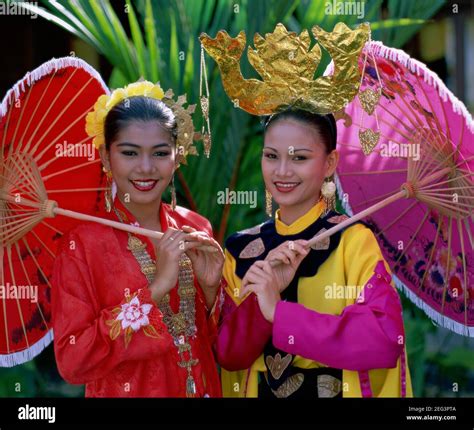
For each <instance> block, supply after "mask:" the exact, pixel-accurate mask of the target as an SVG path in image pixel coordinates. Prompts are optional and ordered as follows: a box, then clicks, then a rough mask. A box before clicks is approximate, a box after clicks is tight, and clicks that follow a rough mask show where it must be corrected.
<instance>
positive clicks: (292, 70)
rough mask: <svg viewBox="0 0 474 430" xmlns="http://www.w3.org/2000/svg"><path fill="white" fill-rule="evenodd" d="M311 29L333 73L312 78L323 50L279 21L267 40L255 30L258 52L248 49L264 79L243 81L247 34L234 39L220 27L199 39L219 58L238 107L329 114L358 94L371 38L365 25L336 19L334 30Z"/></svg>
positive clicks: (227, 88) (260, 111) (254, 111)
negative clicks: (362, 62) (364, 52)
mask: <svg viewBox="0 0 474 430" xmlns="http://www.w3.org/2000/svg"><path fill="white" fill-rule="evenodd" d="M312 32H313V34H314V36H315V38H316V40H317V41H318V43H319V44H320V45H321V46H323V47H324V48H325V49H326V51H327V52H328V53H329V54H330V55H331V57H332V60H333V62H334V73H333V74H332V75H331V76H322V77H319V78H317V79H314V73H315V71H316V69H317V67H318V65H319V62H320V60H321V48H320V46H319V44H315V45H314V46H313V47H312V48H311V49H310V43H311V41H310V36H309V33H308V31H307V30H304V31H303V32H302V33H301V34H300V35H299V36H298V35H297V34H296V33H294V32H288V30H287V29H286V28H285V26H284V25H283V24H278V25H277V26H276V28H275V30H274V31H273V33H269V34H266V36H265V38H263V37H262V36H260V34H258V33H256V34H255V37H254V45H255V48H256V49H255V50H254V49H251V48H250V47H249V48H248V51H247V55H248V60H249V62H250V64H251V65H252V66H253V68H254V69H255V70H256V71H257V72H258V74H259V75H260V76H261V78H262V79H263V80H258V79H244V77H243V76H242V73H241V71H240V64H239V63H240V58H241V56H242V53H243V51H244V49H245V44H246V36H245V32H243V31H241V32H240V33H239V35H238V36H237V37H235V38H232V37H230V36H229V35H228V34H227V32H226V31H224V30H221V31H219V32H218V33H217V36H216V38H214V39H212V38H211V37H209V36H208V35H207V34H205V33H203V34H202V35H201V36H200V41H201V44H202V46H203V47H204V49H205V50H206V51H207V53H208V54H209V55H210V56H211V57H212V58H213V59H214V60H215V61H216V62H217V64H218V66H219V69H220V72H221V76H222V82H223V85H224V89H225V91H226V93H227V95H228V96H229V97H230V99H231V100H232V101H233V102H234V104H235V105H236V107H239V108H241V109H243V110H245V111H246V112H248V113H251V114H253V115H270V114H273V113H276V112H278V111H280V110H282V109H284V108H286V107H297V108H302V109H305V110H309V111H311V112H313V113H319V114H327V113H331V112H337V111H339V110H340V109H342V108H344V107H345V106H346V105H347V104H348V103H349V102H350V101H351V100H352V99H353V98H354V97H355V95H356V94H357V92H358V90H359V86H360V81H361V76H360V73H359V67H358V58H359V55H360V53H361V51H362V48H363V47H364V45H365V43H366V42H367V40H368V39H369V35H370V27H369V25H368V24H367V23H364V24H361V25H359V26H358V27H357V28H356V29H355V30H351V29H350V28H349V27H347V26H346V25H345V24H344V23H338V24H336V26H335V27H334V30H333V31H332V32H326V31H324V30H323V29H321V28H320V27H318V26H314V27H313V28H312Z"/></svg>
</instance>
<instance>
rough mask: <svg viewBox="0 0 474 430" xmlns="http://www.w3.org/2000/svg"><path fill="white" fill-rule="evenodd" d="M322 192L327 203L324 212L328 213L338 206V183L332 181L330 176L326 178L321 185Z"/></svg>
mask: <svg viewBox="0 0 474 430" xmlns="http://www.w3.org/2000/svg"><path fill="white" fill-rule="evenodd" d="M321 194H322V196H323V199H324V203H325V204H326V209H325V210H324V214H325V215H326V214H327V213H329V212H330V211H333V210H334V209H335V208H336V184H335V183H334V182H333V181H332V179H331V178H330V177H328V178H326V180H325V181H324V183H323V186H322V187H321Z"/></svg>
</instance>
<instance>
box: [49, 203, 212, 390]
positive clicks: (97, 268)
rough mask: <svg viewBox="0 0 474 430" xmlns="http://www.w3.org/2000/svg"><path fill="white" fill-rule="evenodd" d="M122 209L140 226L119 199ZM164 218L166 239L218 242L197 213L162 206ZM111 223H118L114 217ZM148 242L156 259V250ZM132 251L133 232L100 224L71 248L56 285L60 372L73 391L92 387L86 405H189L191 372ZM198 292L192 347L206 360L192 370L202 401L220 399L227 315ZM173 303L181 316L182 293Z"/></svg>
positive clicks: (72, 238)
mask: <svg viewBox="0 0 474 430" xmlns="http://www.w3.org/2000/svg"><path fill="white" fill-rule="evenodd" d="M114 204H115V206H116V207H117V209H119V210H121V211H122V212H123V213H124V214H125V216H126V218H128V219H126V220H125V221H128V222H130V223H131V224H135V223H136V220H135V219H134V217H133V216H132V215H131V214H130V212H128V211H127V209H126V208H125V207H124V206H123V205H122V204H121V202H120V201H119V199H115V202H114ZM159 214H160V222H161V228H162V231H166V229H167V228H168V227H169V226H170V227H174V228H179V227H181V226H182V225H189V226H191V227H194V228H196V229H197V230H203V231H205V232H207V233H208V234H209V235H211V236H212V229H211V226H210V223H209V221H208V220H207V219H205V218H203V217H202V216H200V215H198V214H197V213H195V212H192V211H190V210H187V209H184V208H181V207H177V208H176V210H175V211H173V210H172V209H171V208H170V206H169V205H167V204H164V203H162V204H161V206H160V211H159ZM109 217H110V218H111V219H115V220H116V219H117V218H116V216H115V214H114V212H113V211H112V212H111V213H110V214H109ZM140 239H141V240H142V241H143V242H144V243H146V245H147V251H148V252H149V254H150V256H151V257H152V258H153V259H155V252H154V248H153V245H152V243H151V242H150V241H149V240H148V239H147V238H145V237H142V236H140ZM127 245H128V234H127V233H126V232H123V231H120V230H116V229H113V228H111V227H106V226H103V225H100V224H96V223H84V224H81V225H80V226H78V227H77V228H75V229H74V230H72V231H71V232H70V233H69V234H68V235H67V236H66V237H65V239H64V240H63V243H62V246H61V249H60V252H59V253H58V256H57V259H56V262H55V267H54V273H53V283H52V285H53V288H52V293H53V296H52V316H53V329H54V337H55V339H54V349H55V355H56V361H57V364H58V369H59V372H60V374H61V375H62V377H63V378H64V379H65V380H66V381H68V382H69V383H72V384H86V397H185V396H186V378H187V370H186V369H185V368H182V367H180V366H178V362H179V361H180V357H179V354H178V351H177V348H176V346H175V345H174V342H173V338H172V336H171V335H170V334H169V332H168V329H167V327H166V325H165V324H164V322H163V321H162V316H163V315H162V313H161V311H160V309H159V308H158V307H157V306H156V304H155V303H154V302H153V301H152V299H151V295H150V291H149V289H148V288H147V287H148V282H147V279H146V277H145V275H144V274H142V272H141V270H140V265H139V263H138V262H137V260H136V259H135V257H134V256H133V254H132V253H131V251H129V250H128V249H127ZM195 286H196V296H195V306H196V327H197V333H196V336H195V338H194V339H190V340H189V342H190V345H191V348H192V354H193V358H197V359H198V360H199V363H198V364H197V365H195V366H193V367H192V372H193V378H194V381H195V384H196V392H197V394H196V396H198V397H204V396H205V397H207V396H210V397H220V396H221V388H220V381H219V376H218V372H217V368H216V363H215V359H214V352H213V348H212V345H213V343H214V341H215V337H216V321H217V318H218V315H217V314H218V311H219V309H218V306H217V305H216V306H214V308H213V309H212V310H211V312H209V311H208V310H207V309H206V305H205V299H204V295H203V292H202V290H201V288H200V287H199V285H198V284H197V282H196V281H195ZM219 295H220V294H219ZM219 295H218V297H219ZM170 303H171V308H172V310H173V312H177V310H178V307H179V296H178V293H177V286H176V287H175V288H173V290H171V292H170ZM114 322H115V323H114ZM127 327H128V330H126V329H127ZM185 354H186V358H187V353H185Z"/></svg>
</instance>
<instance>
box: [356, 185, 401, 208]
mask: <svg viewBox="0 0 474 430" xmlns="http://www.w3.org/2000/svg"><path fill="white" fill-rule="evenodd" d="M397 191H399V188H395V189H394V190H393V191H390V192H389V193H385V194H379V195H378V196H375V197H372V198H371V199H367V200H364V201H363V202H361V203H358V204H356V205H354V206H353V208H354V209H355V208H359V207H361V206H367V205H368V204H369V203H372V202H376V201H378V200H383V199H385V198H387V197H388V196H391V195H392V194H395V193H396V192H397Z"/></svg>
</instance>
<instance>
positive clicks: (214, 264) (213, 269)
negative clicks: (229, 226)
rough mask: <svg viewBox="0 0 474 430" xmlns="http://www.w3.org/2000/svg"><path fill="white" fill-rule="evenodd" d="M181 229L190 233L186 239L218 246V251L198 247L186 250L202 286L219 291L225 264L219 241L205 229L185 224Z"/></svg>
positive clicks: (205, 288)
mask: <svg viewBox="0 0 474 430" xmlns="http://www.w3.org/2000/svg"><path fill="white" fill-rule="evenodd" d="M181 229H182V230H183V231H184V232H185V233H189V234H188V235H187V237H186V241H197V242H200V243H201V244H202V245H207V246H212V247H214V248H216V250H217V251H216V252H206V251H202V250H200V249H198V248H193V249H190V250H188V251H187V252H186V255H187V256H188V257H189V259H190V260H191V262H192V264H193V271H194V275H195V276H196V278H197V281H198V283H199V285H200V286H201V288H202V289H203V290H204V291H206V290H211V291H214V292H217V289H218V287H219V284H220V281H221V277H222V268H223V266H224V252H223V251H222V248H221V247H220V245H219V243H218V242H217V241H216V240H214V239H213V238H212V237H210V236H209V235H208V234H207V233H205V232H203V231H198V230H196V229H195V228H192V227H190V226H187V225H186V226H183V227H181Z"/></svg>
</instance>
